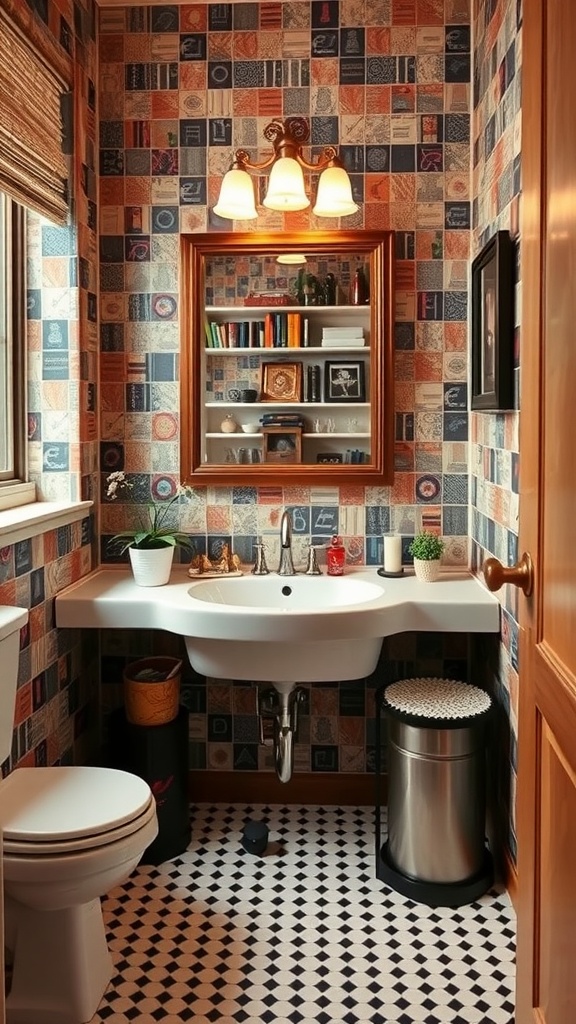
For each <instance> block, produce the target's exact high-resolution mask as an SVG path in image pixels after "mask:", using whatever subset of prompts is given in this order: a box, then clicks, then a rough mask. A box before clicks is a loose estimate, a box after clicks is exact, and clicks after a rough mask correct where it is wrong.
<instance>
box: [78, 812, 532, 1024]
mask: <svg viewBox="0 0 576 1024" xmlns="http://www.w3.org/2000/svg"><path fill="white" fill-rule="evenodd" d="M191 812H192V821H193V831H192V836H193V837H192V841H191V843H190V846H189V849H188V850H187V852H186V853H184V854H182V855H181V856H179V857H176V858H175V859H174V860H172V861H168V862H166V863H165V864H162V865H160V866H159V867H157V868H156V867H150V866H142V867H140V868H138V869H137V871H136V872H135V873H134V875H133V876H132V878H131V879H130V880H129V881H128V882H127V883H126V884H125V885H124V886H122V887H121V888H118V889H116V890H114V892H113V893H112V894H111V895H109V896H108V897H107V898H106V899H105V900H104V918H105V922H106V926H107V929H108V935H109V941H110V948H111V951H112V956H113V958H114V963H115V967H116V974H115V976H114V978H113V981H112V983H111V985H110V988H109V990H108V992H107V993H106V995H105V997H104V999H103V1001H102V1004H101V1006H100V1008H99V1011H98V1013H97V1014H96V1015H95V1016H94V1018H93V1021H92V1024H100V1022H104V1021H106V1022H108V1024H124V1022H129V1021H138V1022H139V1024H144V1022H153V1021H162V1022H163V1024H180V1022H184V1021H192V1022H193V1024H236V1022H243V1024H244V1022H245V1024H316V1022H317V1024H340V1022H341V1024H356V1022H358V1024H392V1022H398V1024H416V1022H422V1024H512V1022H513V1019H514V1001H513V992H514V947H515V941H514V940H515V919H514V913H513V910H512V907H511V904H510V900H509V898H508V896H507V894H506V893H505V892H502V891H501V890H498V889H493V890H491V891H490V892H489V893H487V894H486V895H485V896H483V897H482V898H481V899H479V900H478V901H477V902H475V903H472V904H471V905H469V906H465V907H461V908H459V909H458V910H449V909H447V908H436V909H433V908H430V907H426V906H423V905H422V904H417V903H413V902H412V901H411V900H408V899H406V898H405V897H403V896H400V895H398V894H397V893H396V892H393V891H391V890H390V889H388V888H387V887H386V886H385V885H384V884H383V883H382V882H380V881H378V880H377V879H376V878H375V874H374V840H373V835H374V821H373V818H374V811H373V808H367V807H365V808H350V807H347V808H337V807H324V808H320V807H309V808H306V809H301V808H298V807H282V806H279V805H278V806H276V805H274V806H266V807H264V806H262V805H260V806H254V807H240V806H238V807H226V806H224V805H218V806H210V805H208V804H201V805H199V806H196V807H192V809H191ZM249 820H263V821H266V823H267V824H268V826H269V829H270V841H269V843H268V848H267V850H266V853H265V854H264V855H263V856H262V857H257V856H253V855H251V854H248V853H246V852H245V851H244V849H243V848H242V846H241V844H240V839H241V834H242V829H243V826H244V824H245V823H246V822H247V821H249Z"/></svg>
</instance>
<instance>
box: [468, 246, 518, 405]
mask: <svg viewBox="0 0 576 1024" xmlns="http://www.w3.org/2000/svg"><path fill="white" fill-rule="evenodd" d="M471 289H472V294H471V300H472V352H471V386H472V394H471V407H472V409H474V410H477V411H479V412H482V411H485V412H494V411H502V410H506V409H513V408H514V242H513V241H512V239H511V237H510V235H509V233H508V231H499V232H498V233H497V234H496V235H494V237H493V238H491V239H490V241H489V242H488V243H487V244H486V245H485V246H484V248H483V249H482V252H481V253H479V255H478V256H477V257H476V258H475V260H474V262H473V263H472V281H471Z"/></svg>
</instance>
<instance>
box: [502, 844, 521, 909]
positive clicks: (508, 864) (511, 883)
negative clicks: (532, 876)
mask: <svg viewBox="0 0 576 1024" xmlns="http://www.w3.org/2000/svg"><path fill="white" fill-rule="evenodd" d="M503 867H504V871H503V878H502V882H503V884H504V885H505V887H506V891H507V893H508V895H509V897H510V899H511V901H512V906H513V907H514V910H516V911H517V910H518V872H517V870H516V865H515V863H514V861H513V860H512V854H511V853H510V850H505V851H504V865H503Z"/></svg>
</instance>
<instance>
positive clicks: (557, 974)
mask: <svg viewBox="0 0 576 1024" xmlns="http://www.w3.org/2000/svg"><path fill="white" fill-rule="evenodd" d="M575 55H576V12H575V10H574V4H573V0H524V24H523V58H522V78H523V95H522V110H523V114H522V174H523V199H522V224H521V259H522V264H521V266H522V295H523V303H522V354H521V377H522V384H521V412H520V458H521V468H520V473H521V480H520V550H526V551H529V552H530V553H531V554H532V557H533V559H534V564H535V578H534V593H533V595H532V596H531V597H530V598H528V599H526V598H522V600H521V602H520V626H521V642H520V643H521V646H520V696H519V701H520V710H519V743H518V757H519V764H518V789H517V808H518V980H517V1010H516V1021H517V1024H534V1022H536V1021H537V1022H538V1024H572V1022H574V1021H576V969H575V967H576V961H575V950H576V870H575V866H576V547H575V544H574V542H573V537H572V530H573V529H574V525H575V523H576V486H575V483H576V416H575V413H576V122H575V110H576V104H575V97H576V59H575Z"/></svg>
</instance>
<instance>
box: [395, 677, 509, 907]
mask: <svg viewBox="0 0 576 1024" xmlns="http://www.w3.org/2000/svg"><path fill="white" fill-rule="evenodd" d="M378 701H379V708H378V717H379V716H380V709H381V710H382V711H383V712H384V714H385V715H386V718H387V722H388V839H387V842H386V843H385V844H384V846H383V847H382V848H381V849H380V843H379V836H378V839H377V842H378V849H377V874H378V877H379V878H380V879H381V880H382V881H385V882H387V883H388V884H389V885H390V886H391V887H392V888H394V889H397V890H398V891H399V892H401V893H403V894H404V895H407V896H411V897H412V898H413V899H415V900H418V901H420V902H423V903H429V904H431V905H436V906H460V905H462V904H463V903H468V902H470V901H472V900H473V899H477V898H478V896H480V895H482V893H484V892H485V891H486V890H487V889H488V888H489V887H490V885H491V884H492V881H493V868H492V858H491V856H490V853H489V851H488V849H487V847H486V839H485V821H486V725H487V722H488V719H489V716H490V711H491V707H492V702H491V699H490V697H489V696H488V694H487V693H485V692H484V691H483V690H480V689H479V688H478V687H476V686H470V685H468V684H467V683H462V682H457V681H455V680H448V679H403V680H401V681H400V682H398V683H392V684H390V685H389V686H387V687H386V688H385V689H384V690H383V691H379V696H378ZM379 817H380V808H379V807H378V818H379ZM378 833H379V828H378Z"/></svg>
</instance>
